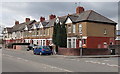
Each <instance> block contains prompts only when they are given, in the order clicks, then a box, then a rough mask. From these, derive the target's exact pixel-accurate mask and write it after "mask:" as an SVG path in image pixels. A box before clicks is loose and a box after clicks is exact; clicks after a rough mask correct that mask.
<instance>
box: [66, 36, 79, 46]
mask: <svg viewBox="0 0 120 74" xmlns="http://www.w3.org/2000/svg"><path fill="white" fill-rule="evenodd" d="M69 39H70V40H71V43H70V44H71V47H69V41H68V40H69ZM76 39H77V38H76V37H68V38H67V48H76ZM74 40H75V42H74V43H75V44H74V43H73V41H74Z"/></svg>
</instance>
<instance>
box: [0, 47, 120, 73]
mask: <svg viewBox="0 0 120 74" xmlns="http://www.w3.org/2000/svg"><path fill="white" fill-rule="evenodd" d="M118 68H119V66H118V58H64V57H58V56H53V55H52V56H45V55H44V56H40V55H33V53H32V51H22V50H12V49H2V72H118Z"/></svg>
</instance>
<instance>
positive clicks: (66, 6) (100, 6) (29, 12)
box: [0, 2, 120, 31]
mask: <svg viewBox="0 0 120 74" xmlns="http://www.w3.org/2000/svg"><path fill="white" fill-rule="evenodd" d="M75 3H76V2H0V14H2V15H0V21H2V22H1V23H0V26H2V27H12V26H13V25H14V22H15V21H16V20H17V21H19V22H20V23H22V22H25V18H30V19H31V20H37V21H39V19H40V17H41V16H43V17H45V19H48V18H49V15H50V14H55V15H56V16H64V15H67V14H72V13H75V9H76V7H77V6H82V7H84V9H85V10H94V11H96V12H98V13H100V14H101V15H103V16H105V17H107V18H109V19H111V20H113V21H115V22H117V23H118V2H80V3H79V2H77V4H75ZM119 4H120V3H119ZM117 29H118V26H117ZM119 29H120V27H119ZM0 31H1V27H0Z"/></svg>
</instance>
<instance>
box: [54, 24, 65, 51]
mask: <svg viewBox="0 0 120 74" xmlns="http://www.w3.org/2000/svg"><path fill="white" fill-rule="evenodd" d="M52 41H53V43H54V44H55V45H56V52H58V46H59V47H64V48H66V47H67V33H66V28H65V24H64V23H63V24H62V25H60V22H58V23H56V22H55V23H54V29H53V37H52Z"/></svg>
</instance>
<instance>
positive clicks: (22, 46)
mask: <svg viewBox="0 0 120 74" xmlns="http://www.w3.org/2000/svg"><path fill="white" fill-rule="evenodd" d="M27 47H28V45H13V49H17V50H26V49H27Z"/></svg>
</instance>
